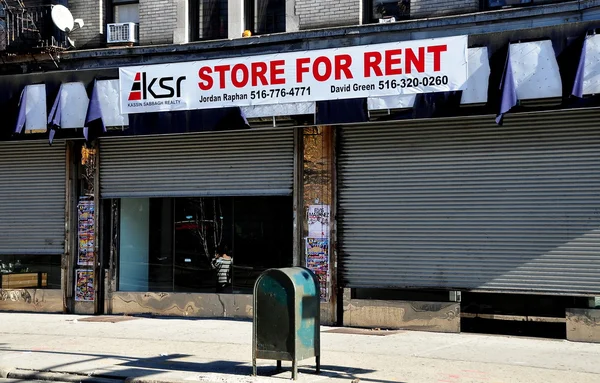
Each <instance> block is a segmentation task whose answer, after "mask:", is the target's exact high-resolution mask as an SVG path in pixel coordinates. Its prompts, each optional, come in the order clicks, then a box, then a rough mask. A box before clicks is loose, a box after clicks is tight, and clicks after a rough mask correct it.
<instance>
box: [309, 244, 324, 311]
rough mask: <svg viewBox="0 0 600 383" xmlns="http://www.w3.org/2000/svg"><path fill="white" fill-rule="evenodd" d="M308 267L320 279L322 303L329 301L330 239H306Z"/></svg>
mask: <svg viewBox="0 0 600 383" xmlns="http://www.w3.org/2000/svg"><path fill="white" fill-rule="evenodd" d="M306 267H307V268H309V269H310V270H312V272H313V273H315V275H316V276H317V278H318V279H319V286H320V290H321V291H320V296H321V301H322V302H327V301H328V300H329V289H328V288H327V287H328V286H329V239H328V238H306Z"/></svg>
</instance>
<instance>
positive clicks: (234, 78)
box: [231, 64, 250, 88]
mask: <svg viewBox="0 0 600 383" xmlns="http://www.w3.org/2000/svg"><path fill="white" fill-rule="evenodd" d="M240 71H241V72H242V79H241V80H240V79H238V73H239V72H240ZM249 76H250V74H249V73H248V67H247V66H246V65H244V64H235V65H234V66H233V69H232V70H231V83H232V84H233V86H235V87H236V88H243V87H245V86H246V85H247V84H248V78H249Z"/></svg>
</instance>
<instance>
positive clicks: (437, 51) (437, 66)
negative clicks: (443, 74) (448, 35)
mask: <svg viewBox="0 0 600 383" xmlns="http://www.w3.org/2000/svg"><path fill="white" fill-rule="evenodd" d="M447 50H448V46H447V45H434V46H431V47H427V53H433V71H434V72H439V71H441V70H442V52H446V51H447Z"/></svg>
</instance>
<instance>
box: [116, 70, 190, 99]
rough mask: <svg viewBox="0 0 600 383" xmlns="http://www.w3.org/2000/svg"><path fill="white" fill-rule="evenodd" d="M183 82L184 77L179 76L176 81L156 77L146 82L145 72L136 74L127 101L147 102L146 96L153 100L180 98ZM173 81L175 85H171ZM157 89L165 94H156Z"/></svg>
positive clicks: (170, 78)
mask: <svg viewBox="0 0 600 383" xmlns="http://www.w3.org/2000/svg"><path fill="white" fill-rule="evenodd" d="M183 80H185V76H181V77H179V78H177V80H175V79H174V77H157V78H152V79H150V82H148V78H147V77H146V72H138V73H136V74H135V79H134V80H133V86H132V87H131V92H129V98H128V100H129V101H140V100H147V99H148V94H150V96H152V98H155V99H160V98H171V97H181V83H182V82H183ZM173 81H175V84H173ZM156 88H158V89H156ZM159 89H162V90H163V91H166V92H160V93H156V92H155V90H159Z"/></svg>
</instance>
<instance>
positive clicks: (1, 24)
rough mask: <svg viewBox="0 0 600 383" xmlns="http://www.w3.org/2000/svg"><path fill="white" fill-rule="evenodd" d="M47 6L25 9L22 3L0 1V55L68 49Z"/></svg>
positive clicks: (65, 39)
mask: <svg viewBox="0 0 600 383" xmlns="http://www.w3.org/2000/svg"><path fill="white" fill-rule="evenodd" d="M51 9H52V8H51V6H50V5H45V6H37V7H28V6H26V5H25V4H24V2H23V0H0V53H12V54H19V53H20V54H26V53H52V52H58V51H63V50H65V49H67V48H68V47H69V44H68V41H67V37H66V35H65V33H64V32H61V31H60V30H58V28H56V27H55V26H54V24H53V22H52V18H51V15H50V12H51Z"/></svg>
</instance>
